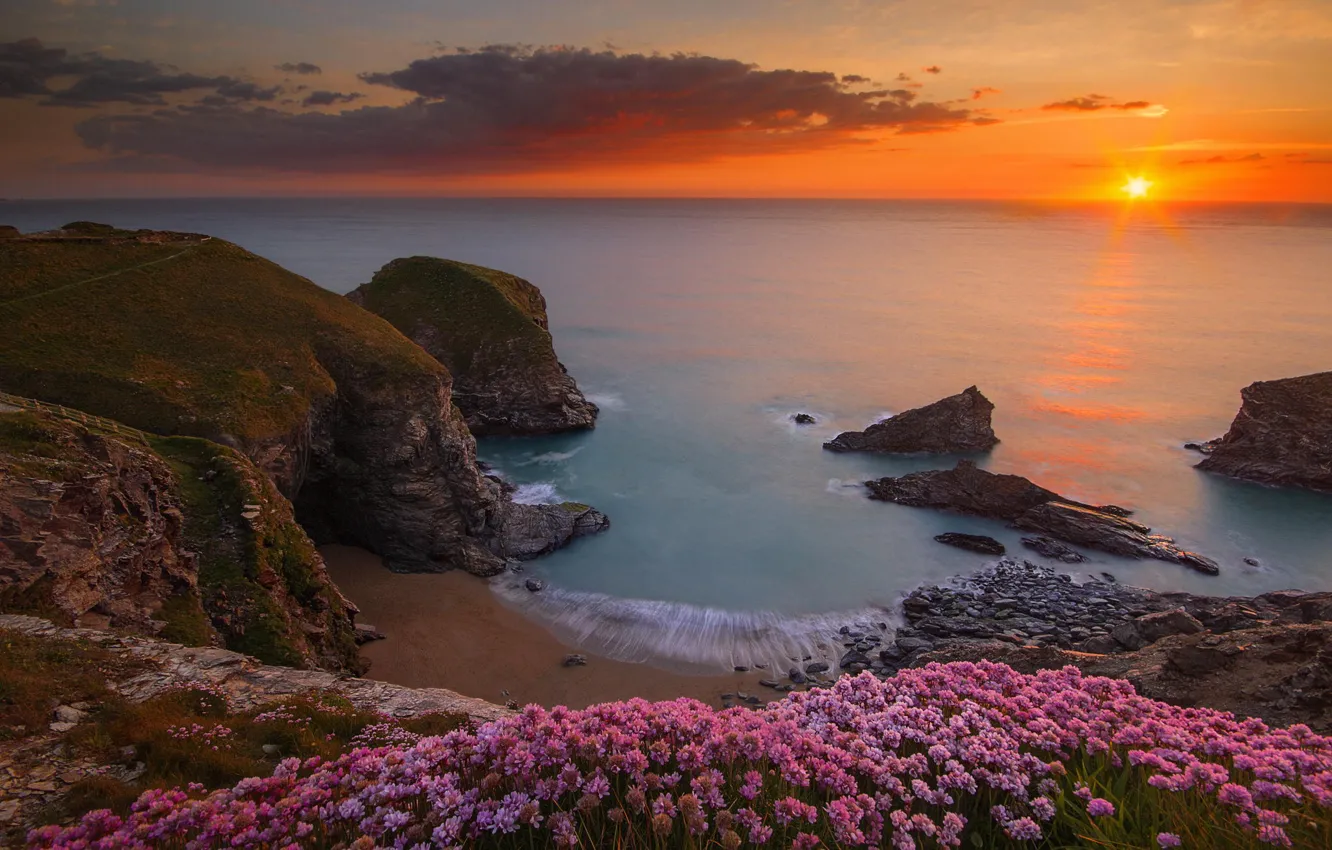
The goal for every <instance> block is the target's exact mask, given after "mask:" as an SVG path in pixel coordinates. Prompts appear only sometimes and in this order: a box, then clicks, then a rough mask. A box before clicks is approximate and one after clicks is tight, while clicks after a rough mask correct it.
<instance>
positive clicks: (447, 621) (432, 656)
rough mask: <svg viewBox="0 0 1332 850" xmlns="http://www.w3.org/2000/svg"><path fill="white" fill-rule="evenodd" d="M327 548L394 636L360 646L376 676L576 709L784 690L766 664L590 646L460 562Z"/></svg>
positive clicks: (371, 615) (341, 574) (352, 592)
mask: <svg viewBox="0 0 1332 850" xmlns="http://www.w3.org/2000/svg"><path fill="white" fill-rule="evenodd" d="M320 552H321V553H322V554H323V556H324V560H325V562H327V564H328V569H329V573H330V574H331V575H332V577H333V580H334V581H335V582H337V584H338V586H339V587H340V588H342V592H343V593H344V594H346V596H347V597H348V598H349V599H351V601H352V602H353V603H355V605H356V607H358V608H359V609H360V610H361V613H360V615H359V617H358V621H359V622H362V623H369V624H371V625H374V626H375V627H376V628H378V629H379V630H380V631H382V632H383V633H384V634H386V635H387V638H386V639H384V640H381V641H374V642H372V643H369V644H366V645H365V646H363V647H362V648H361V652H362V655H363V656H364V657H365V658H366V659H367V660H369V661H370V664H371V668H370V672H369V674H368V675H369V677H370V678H373V679H380V680H383V681H386V682H392V683H394V684H399V685H406V686H408V687H436V688H449V689H450V690H455V691H458V692H460V693H463V694H466V695H468V696H474V697H480V698H482V699H486V700H491V701H492V702H497V703H502V702H504V701H505V700H506V699H513V700H516V701H517V702H518V703H519V704H527V703H533V702H535V703H539V704H541V705H547V706H553V705H567V706H570V707H573V708H582V707H584V706H587V705H591V704H593V703H598V702H607V701H610V700H619V699H628V698H630V697H643V698H644V699H650V700H668V699H675V698H677V697H692V698H694V699H699V700H702V701H704V702H707V703H709V704H711V705H720V704H721V695H722V694H724V693H732V694H735V693H740V692H744V693H746V694H753V695H756V696H758V697H760V698H761V699H763V700H764V701H767V700H770V699H774V698H777V697H779V696H781V694H779V693H777V692H776V691H773V690H770V689H768V688H765V687H762V686H761V685H759V684H758V680H759V679H760V678H762V677H763V675H764V674H763V673H762V672H761V671H760V672H750V673H732V674H727V675H721V676H684V675H680V674H678V673H672V672H669V671H665V670H660V669H657V668H655V667H651V666H649V665H646V664H626V663H624V662H620V661H613V660H611V659H607V658H599V657H597V656H595V655H591V654H588V653H586V652H583V651H582V650H580V649H578V648H577V647H571V646H568V645H566V644H564V643H561V642H560V641H558V640H556V639H555V637H554V636H552V635H551V634H550V633H549V632H548V631H546V630H545V629H544V628H542V627H541V626H540V625H538V624H536V623H533V622H530V621H528V620H526V619H524V618H523V617H522V616H521V615H519V614H517V613H515V612H513V611H510V610H509V609H507V608H505V607H504V606H503V605H502V604H501V603H500V602H499V600H498V599H496V598H495V596H494V594H493V593H491V591H490V588H489V586H488V585H487V583H486V581H485V580H484V579H479V578H477V577H475V576H472V575H469V574H467V573H464V572H461V571H454V572H449V573H443V574H418V575H402V574H398V573H393V572H390V571H389V570H388V569H386V568H385V567H384V565H383V563H382V562H381V560H380V558H379V557H378V556H376V555H374V554H372V553H370V552H367V551H365V550H364V549H357V548H353V547H349V546H325V547H322V548H321V549H320ZM572 652H580V653H582V654H584V655H587V658H588V663H587V665H586V666H583V667H565V666H563V661H564V657H565V656H566V655H567V654H569V653H572ZM506 691H507V693H508V696H505V692H506Z"/></svg>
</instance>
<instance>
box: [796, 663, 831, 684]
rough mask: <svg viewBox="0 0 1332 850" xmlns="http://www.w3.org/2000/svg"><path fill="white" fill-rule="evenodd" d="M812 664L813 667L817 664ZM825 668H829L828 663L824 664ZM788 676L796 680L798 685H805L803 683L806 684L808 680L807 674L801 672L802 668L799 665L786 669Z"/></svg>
mask: <svg viewBox="0 0 1332 850" xmlns="http://www.w3.org/2000/svg"><path fill="white" fill-rule="evenodd" d="M810 666H811V667H813V666H815V665H813V664H811V665H810ZM823 669H824V670H827V669H828V665H827V664H824V665H823ZM820 672H822V671H820ZM786 678H788V679H790V680H791V681H792V682H795V683H796V684H797V685H803V684H805V681H806V677H805V674H804V673H802V672H801V670H800V668H799V667H792V668H791V669H790V670H787V671H786Z"/></svg>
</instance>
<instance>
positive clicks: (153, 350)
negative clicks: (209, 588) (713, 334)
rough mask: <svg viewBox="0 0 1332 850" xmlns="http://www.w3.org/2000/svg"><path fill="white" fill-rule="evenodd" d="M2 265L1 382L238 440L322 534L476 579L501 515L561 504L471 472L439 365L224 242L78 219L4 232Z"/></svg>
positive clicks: (384, 327)
mask: <svg viewBox="0 0 1332 850" xmlns="http://www.w3.org/2000/svg"><path fill="white" fill-rule="evenodd" d="M0 262H2V263H3V267H4V268H6V269H7V270H8V269H12V270H14V273H13V274H6V275H4V276H2V277H0V324H3V325H4V326H5V328H6V331H7V332H6V333H5V334H3V335H0V385H3V386H4V387H5V388H6V389H8V390H10V391H13V392H17V393H20V394H23V395H28V396H31V397H34V398H39V399H42V400H44V401H51V402H56V403H59V404H64V405H68V406H70V407H74V408H78V409H81V410H85V411H89V412H91V413H95V414H98V415H101V416H106V417H108V418H111V419H114V420H117V421H120V422H124V423H126V424H128V425H131V426H134V427H136V428H140V429H143V430H145V431H149V432H152V433H155V434H162V435H173V434H183V435H190V436H197V437H204V438H207V439H209V440H212V441H215V442H218V443H222V444H225V445H228V446H232V447H235V448H237V449H239V450H240V451H242V452H243V453H244V454H246V455H247V456H248V457H250V458H251V459H252V460H253V461H254V462H255V463H256V464H257V465H258V466H259V467H260V468H262V469H263V470H264V471H265V472H266V473H267V474H268V475H269V476H270V477H271V478H272V480H273V481H274V483H275V484H276V485H277V486H278V487H279V488H280V490H281V491H282V493H283V494H284V495H286V496H287V497H289V498H290V499H291V500H292V501H293V502H294V503H295V506H296V511H297V517H298V519H299V520H300V522H301V523H302V525H304V526H305V527H306V528H307V529H308V530H309V532H310V534H311V535H312V536H313V537H315V539H316V540H318V541H320V542H328V541H334V540H336V541H338V542H345V543H352V544H356V545H361V546H365V547H366V548H368V549H371V550H373V551H374V552H376V553H378V554H380V555H382V556H383V557H384V558H385V560H386V562H387V563H388V564H389V565H390V567H391V568H393V569H397V570H408V571H410V570H425V571H438V570H446V569H453V568H462V569H466V570H469V571H471V572H474V573H477V574H481V575H488V574H493V573H495V572H498V571H500V570H502V569H503V565H504V559H505V558H506V557H508V556H509V554H510V553H509V552H508V546H507V544H506V542H505V536H504V535H503V534H501V533H500V532H499V531H498V526H500V525H503V524H506V523H508V522H509V521H511V518H512V517H514V516H530V517H537V516H543V515H547V514H551V515H554V512H556V511H558V510H560V509H559V508H558V507H556V506H514V505H510V504H506V503H505V502H504V501H503V499H502V495H497V493H496V491H495V490H493V489H492V488H491V487H489V486H488V485H487V484H486V483H485V482H484V481H483V478H482V475H481V473H480V472H479V470H478V469H477V465H476V444H475V440H474V439H473V437H472V435H471V434H470V433H469V432H468V429H467V426H466V423H465V422H464V421H463V418H462V416H461V414H460V413H459V412H458V410H457V408H456V407H455V406H454V404H453V401H452V388H453V382H452V378H451V376H450V374H449V372H448V370H447V369H446V368H445V367H444V366H443V365H442V364H441V363H440V362H439V361H437V360H436V359H434V358H432V357H431V356H430V355H429V354H427V353H426V352H425V351H423V350H422V349H421V348H420V347H419V346H417V345H415V344H413V343H412V342H411V340H408V339H407V338H406V337H404V336H403V335H402V334H401V333H399V332H398V331H397V330H396V329H395V328H394V327H393V326H392V325H390V324H389V323H388V322H386V321H384V320H383V319H381V318H379V317H378V316H375V315H373V314H372V313H370V312H368V311H366V310H363V309H361V308H360V307H357V306H356V305H355V304H353V303H352V302H351V301H349V300H348V299H346V298H343V297H341V296H338V295H335V294H333V293H331V292H328V291H326V290H323V289H321V288H319V287H318V286H316V285H315V284H313V283H311V282H310V281H308V280H306V279H304V278H301V277H299V276H297V275H294V274H292V273H290V272H288V271H286V270H285V269H282V268H281V267H279V266H277V265H275V264H273V263H270V262H268V261H267V260H264V259H262V258H260V257H256V256H255V255H253V254H250V253H248V252H246V251H244V250H243V249H241V248H239V247H237V246H235V245H232V244H230V243H227V242H224V241H222V240H220V239H212V238H209V237H206V236H199V235H195V234H181V233H166V232H158V231H118V230H114V229H112V228H105V227H104V226H98V225H88V224H78V226H71V228H70V229H66V230H62V231H56V232H54V233H51V234H44V235H37V236H25V237H22V238H19V239H10V240H5V241H3V242H0ZM106 316H114V317H115V321H114V322H109V321H105V317H106ZM543 332H544V331H543ZM548 525H549V527H551V528H552V529H555V530H556V531H558V530H559V529H560V528H561V525H560V524H559V523H553V522H552V523H549V524H548ZM571 539H572V537H571V536H570V537H559V536H556V537H552V538H551V539H550V540H549V541H548V544H549V545H548V547H547V548H554V547H556V546H559V545H563V544H564V543H567V542H568V541H569V540H571Z"/></svg>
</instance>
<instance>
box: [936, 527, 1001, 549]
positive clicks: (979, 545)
mask: <svg viewBox="0 0 1332 850" xmlns="http://www.w3.org/2000/svg"><path fill="white" fill-rule="evenodd" d="M934 539H935V541H937V542H939V543H942V544H944V545H945V546H956V547H957V548H959V549H966V550H967V551H968V552H979V553H981V554H982V555H1002V554H1004V552H1005V551H1007V550H1005V549H1004V544H1002V543H1000V542H999V541H998V540H995V539H994V538H993V537H986V536H985V535H983V534H962V533H961V532H957V531H949V532H945V533H944V534H936V535H935V536H934Z"/></svg>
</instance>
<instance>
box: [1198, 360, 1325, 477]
mask: <svg viewBox="0 0 1332 850" xmlns="http://www.w3.org/2000/svg"><path fill="white" fill-rule="evenodd" d="M1240 395H1241V397H1242V404H1241V406H1240V410H1239V413H1238V414H1237V415H1236V416H1235V421H1234V422H1232V423H1231V425H1230V430H1229V431H1227V432H1226V434H1225V435H1224V436H1222V437H1219V438H1217V439H1215V440H1212V441H1211V442H1210V443H1207V444H1206V450H1207V456H1206V457H1204V458H1203V459H1202V461H1201V462H1200V463H1199V464H1198V469H1201V470H1204V471H1207V472H1214V473H1218V474H1220V475H1226V476H1230V477H1232V478H1243V479H1246V480H1249V481H1257V482H1258V483H1260V484H1268V485H1274V486H1287V487H1302V488H1306V489H1310V490H1318V491H1322V492H1332V372H1320V373H1317V374H1313V375H1304V376H1302V377H1298V378H1286V379H1284V380H1277V381H1258V382H1257V383H1254V384H1250V385H1249V386H1247V387H1245V388H1244V389H1243V390H1241V391H1240Z"/></svg>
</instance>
